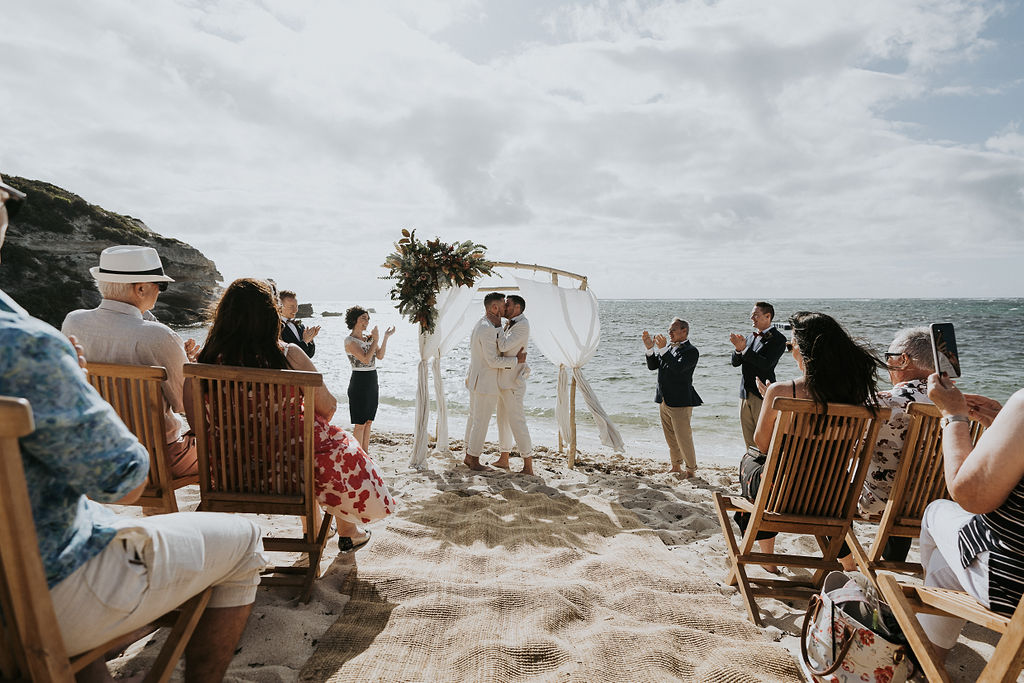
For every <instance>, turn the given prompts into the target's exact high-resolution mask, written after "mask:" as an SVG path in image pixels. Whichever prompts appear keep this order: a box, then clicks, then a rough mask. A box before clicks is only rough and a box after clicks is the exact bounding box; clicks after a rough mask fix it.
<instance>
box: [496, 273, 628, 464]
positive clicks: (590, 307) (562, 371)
mask: <svg viewBox="0 0 1024 683" xmlns="http://www.w3.org/2000/svg"><path fill="white" fill-rule="evenodd" d="M515 280H516V285H517V286H518V287H519V292H520V293H521V294H522V296H523V298H524V299H526V316H527V318H528V319H529V320H530V341H532V342H533V343H534V344H535V345H536V346H537V348H539V349H540V351H541V353H543V354H544V356H545V357H546V358H547V359H548V360H549V361H551V362H552V363H554V364H555V365H557V366H559V370H558V401H557V403H556V404H555V418H556V419H557V421H558V430H559V432H561V434H562V438H563V439H565V440H566V441H568V440H569V438H570V434H571V433H572V423H571V420H570V416H569V372H570V371H571V372H572V376H573V377H575V378H576V386H577V387H579V389H580V392H581V393H582V394H583V400H584V401H585V402H586V404H587V407H588V408H589V409H590V412H591V414H592V415H593V416H594V421H595V422H596V423H597V429H598V432H599V433H600V435H601V443H603V444H604V445H605V446H610V447H611V448H612V449H613V450H615V451H623V450H624V449H625V445H624V444H623V442H622V436H621V435H620V434H619V430H618V429H617V428H616V427H615V425H614V424H612V421H611V419H610V418H609V417H608V413H606V412H605V410H604V408H602V407H601V402H600V401H599V400H598V398H597V394H595V393H594V390H593V388H592V387H591V386H590V382H588V381H587V380H586V378H585V377H584V376H583V366H584V365H586V364H587V362H588V361H589V360H590V359H591V358H593V357H594V354H595V353H596V352H597V345H598V343H599V342H600V339H601V319H600V316H599V315H598V309H597V297H596V296H594V293H593V291H591V290H590V289H575V288H573V289H569V288H566V287H559V286H558V285H555V284H551V283H548V282H537V281H536V280H529V279H526V278H521V277H516V278H515ZM567 368H568V369H567Z"/></svg>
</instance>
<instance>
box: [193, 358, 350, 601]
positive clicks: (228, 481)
mask: <svg viewBox="0 0 1024 683" xmlns="http://www.w3.org/2000/svg"><path fill="white" fill-rule="evenodd" d="M185 378H186V379H185V381H186V386H187V391H186V393H187V394H190V395H191V407H192V413H191V416H192V417H193V425H192V427H193V429H194V430H195V432H196V438H197V442H196V445H197V447H198V452H199V492H200V503H199V509H200V510H208V511H211V512H248V513H256V514H272V515H273V514H277V515H297V516H300V517H301V518H302V519H303V528H304V531H303V532H302V536H301V537H300V538H280V537H270V536H264V538H263V546H264V548H265V549H266V550H267V551H269V552H275V551H284V552H301V553H308V555H309V564H308V566H307V567H298V566H295V565H288V566H279V567H273V568H272V569H271V570H270V573H269V574H267V575H264V578H263V583H264V584H274V583H278V584H286V585H298V586H299V587H300V597H299V599H300V601H302V602H306V601H308V600H309V596H310V591H311V590H312V585H313V580H314V579H316V578H317V577H318V576H319V575H320V558H321V556H322V555H323V548H324V544H325V542H326V540H327V531H328V528H329V527H330V521H331V518H330V516H325V517H324V518H323V520H322V521H321V519H320V511H319V507H318V506H317V503H316V492H315V480H314V477H313V467H314V460H313V457H314V456H313V445H314V444H313V428H314V424H315V397H316V389H317V387H320V386H322V385H323V378H322V377H321V375H320V374H318V373H315V372H300V371H295V370H263V369H253V368H240V367H232V366H227V365H208V364H202V363H193V364H188V365H186V366H185Z"/></svg>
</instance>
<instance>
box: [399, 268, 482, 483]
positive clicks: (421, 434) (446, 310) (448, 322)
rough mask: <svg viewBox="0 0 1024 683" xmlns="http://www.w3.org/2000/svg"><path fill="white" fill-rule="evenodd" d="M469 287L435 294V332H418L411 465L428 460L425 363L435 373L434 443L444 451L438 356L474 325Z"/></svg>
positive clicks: (445, 409)
mask: <svg viewBox="0 0 1024 683" xmlns="http://www.w3.org/2000/svg"><path fill="white" fill-rule="evenodd" d="M475 291H476V290H475V289H474V288H472V287H451V288H448V289H443V290H441V291H440V292H438V294H437V320H436V324H435V326H434V331H433V332H432V333H430V332H422V331H421V332H420V334H419V347H420V362H419V364H418V365H417V367H416V427H415V430H414V432H413V433H414V434H415V438H414V440H413V446H412V457H411V458H410V460H409V466H410V467H417V468H418V467H422V466H423V464H424V463H425V462H426V460H427V440H428V429H429V427H428V425H429V422H430V390H429V387H428V383H427V367H428V363H429V364H430V365H431V366H432V368H431V369H432V372H433V374H434V398H435V400H436V402H437V446H436V449H437V450H438V451H440V452H442V453H443V452H446V451H447V450H448V447H449V440H448V403H447V401H446V400H445V395H444V378H443V377H442V376H441V358H442V357H443V356H445V355H446V354H447V353H448V352H449V351H451V350H452V349H453V348H455V345H456V344H458V343H459V342H460V341H461V340H462V339H463V338H464V337H465V336H466V335H467V334H468V333H469V330H470V328H471V327H472V326H473V322H474V318H473V316H471V315H469V306H470V304H472V303H473V294H474V292H475Z"/></svg>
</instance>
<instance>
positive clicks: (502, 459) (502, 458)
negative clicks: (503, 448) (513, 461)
mask: <svg viewBox="0 0 1024 683" xmlns="http://www.w3.org/2000/svg"><path fill="white" fill-rule="evenodd" d="M491 464H492V465H493V466H495V467H500V468H501V469H503V470H511V469H512V468H511V467H509V464H508V453H502V454H501V455H499V456H498V459H497V460H495V461H494V462H492V463H491Z"/></svg>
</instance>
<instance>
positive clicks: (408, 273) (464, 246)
mask: <svg viewBox="0 0 1024 683" xmlns="http://www.w3.org/2000/svg"><path fill="white" fill-rule="evenodd" d="M486 250H487V247H485V246H484V245H482V244H476V243H474V242H472V241H469V240H466V241H465V242H455V243H454V244H446V243H444V242H442V241H441V240H439V239H437V238H435V239H432V240H428V241H426V242H424V241H421V240H418V239H416V231H415V230H412V231H409V230H404V229H403V230H402V238H401V239H400V240H398V241H397V242H395V251H394V252H393V253H392V254H390V255H389V256H388V257H387V258H386V259H385V260H384V264H383V267H384V268H387V269H388V271H389V273H388V275H385V276H382V278H381V279H383V280H395V286H394V287H392V288H391V300H392V301H397V302H398V312H399V313H401V314H402V315H404V316H406V317H407V318H408V319H409V321H410V322H412V323H414V324H419V326H420V331H421V332H433V331H434V326H435V325H436V323H437V308H436V304H437V294H438V292H440V291H441V290H442V289H447V288H448V287H458V286H461V285H466V286H467V287H472V286H473V283H474V282H476V280H477V279H478V278H480V277H482V276H485V275H490V274H491V269H492V268H493V267H494V264H493V263H492V262H490V261H488V260H487V259H485V258H484V252H486Z"/></svg>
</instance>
